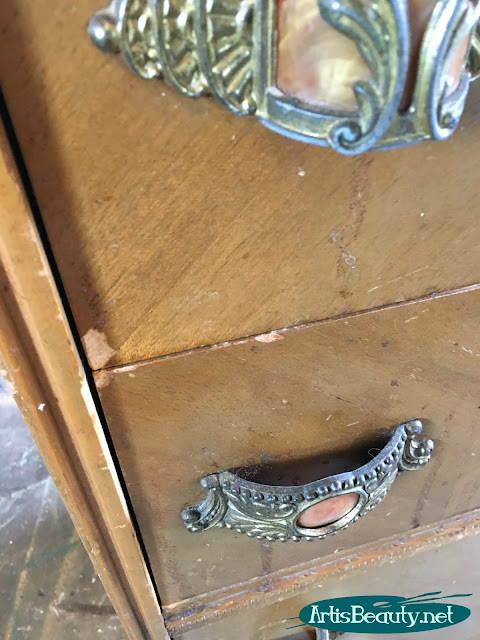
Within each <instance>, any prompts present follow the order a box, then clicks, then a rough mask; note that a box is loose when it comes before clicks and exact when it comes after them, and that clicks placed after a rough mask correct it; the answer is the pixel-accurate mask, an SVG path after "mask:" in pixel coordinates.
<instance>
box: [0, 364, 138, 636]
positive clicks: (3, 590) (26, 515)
mask: <svg viewBox="0 0 480 640" xmlns="http://www.w3.org/2000/svg"><path fill="white" fill-rule="evenodd" d="M0 443H1V446H0V638H3V639H4V640H64V639H65V638H69V639H70V638H71V639H74V638H81V639H82V640H91V639H93V638H95V639H98V638H103V639H104V640H126V636H125V633H124V632H123V630H122V628H121V626H120V623H119V621H118V618H117V616H116V615H115V611H114V610H113V607H112V606H111V604H110V602H109V600H108V598H107V596H106V594H105V591H104V590H103V587H102V585H101V583H100V580H99V579H98V577H97V576H96V574H95V571H94V569H93V567H92V564H91V562H90V559H89V557H88V556H87V553H86V551H85V550H84V548H83V546H82V543H81V542H80V540H79V538H78V536H77V534H76V532H75V529H74V527H73V524H72V521H71V520H70V517H69V515H68V513H67V511H66V509H65V507H64V506H63V503H62V500H61V499H60V496H59V495H58V492H57V490H56V489H55V486H54V484H53V482H52V480H51V478H50V476H49V474H48V472H47V470H46V468H45V466H44V464H43V462H42V460H41V458H40V455H39V453H38V451H37V449H36V447H35V445H34V443H33V441H32V438H31V436H30V433H29V431H28V429H27V427H26V426H25V424H24V422H23V420H22V417H21V415H20V412H19V411H18V409H17V406H16V404H15V402H14V401H13V398H12V396H11V395H10V393H9V391H8V389H7V386H6V384H5V382H4V380H3V378H2V377H1V376H0Z"/></svg>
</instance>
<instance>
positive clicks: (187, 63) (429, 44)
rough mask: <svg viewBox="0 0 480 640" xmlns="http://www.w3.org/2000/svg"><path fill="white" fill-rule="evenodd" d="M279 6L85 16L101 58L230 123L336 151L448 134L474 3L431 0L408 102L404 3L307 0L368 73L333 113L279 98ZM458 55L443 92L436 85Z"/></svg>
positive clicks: (170, 0) (162, 6)
mask: <svg viewBox="0 0 480 640" xmlns="http://www.w3.org/2000/svg"><path fill="white" fill-rule="evenodd" d="M279 2H280V0H113V1H112V3H111V5H110V6H109V7H108V8H107V9H106V10H103V11H99V12H97V13H96V14H95V15H94V16H93V17H92V19H91V20H90V23H89V27H88V32H89V35H90V37H91V39H92V41H93V42H94V44H95V45H97V47H99V48H100V49H101V50H102V51H105V52H110V53H119V52H120V53H121V54H122V56H123V58H124V59H125V61H126V63H127V64H128V66H129V67H130V68H131V69H132V71H134V73H135V74H137V75H138V76H140V77H141V78H143V79H148V80H152V79H163V80H164V81H165V82H167V83H168V84H170V85H171V86H172V87H173V88H174V89H175V90H177V91H178V92H179V93H181V94H184V95H186V96H189V97H198V96H202V95H212V96H213V97H215V98H216V99H217V100H218V101H220V102H221V103H222V104H223V105H224V106H226V107H227V108H228V109H230V110H231V111H233V112H234V113H236V114H239V115H255V116H256V117H257V118H258V120H260V121H261V122H262V123H263V124H265V125H266V126H267V127H269V128H271V129H273V130H275V131H277V132H279V133H282V134H284V135H287V136H289V137H292V138H295V139H298V140H301V141H304V142H310V143H313V144H317V145H323V146H331V147H333V148H334V149H335V150H336V151H338V152H340V153H342V154H347V155H350V154H357V153H362V152H364V151H367V150H370V149H385V148H393V147H398V146H405V145H408V144H412V143H417V142H421V141H424V140H428V139H436V140H442V139H445V138H447V137H448V136H449V135H451V134H452V133H453V131H454V130H455V128H456V126H457V124H458V121H459V119H460V117H461V114H462V112H463V108H464V103H465V98H466V96H467V93H468V89H469V84H470V81H471V80H473V79H475V78H476V77H478V76H479V75H480V27H479V26H478V25H479V19H480V3H477V2H474V1H472V0H438V1H437V4H436V6H435V9H434V11H433V13H432V15H431V18H430V21H429V24H428V26H427V29H426V31H425V33H424V34H423V39H422V44H421V51H420V56H419V59H418V61H417V66H416V69H414V70H413V75H414V80H415V82H414V88H413V93H411V91H410V88H409V85H410V79H409V73H411V71H412V70H411V69H410V65H411V58H412V55H413V54H412V53H411V52H410V40H411V25H410V20H409V13H408V0H375V1H374V2H369V1H365V0H316V6H317V8H318V12H319V19H320V18H321V19H322V20H323V21H324V22H327V23H328V24H329V25H330V26H331V27H333V28H335V29H336V30H337V31H339V32H340V33H342V34H343V35H344V36H346V37H348V38H349V39H350V40H351V41H352V42H353V43H354V44H355V45H356V48H357V50H358V52H359V53H360V55H361V57H362V59H363V60H364V62H365V63H366V65H367V67H368V69H369V72H370V78H369V79H366V80H362V81H358V82H356V83H354V85H353V87H352V90H353V93H354V95H355V100H356V105H357V107H356V109H354V110H353V111H351V110H348V109H347V110H343V111H342V110H339V109H338V108H337V109H333V108H329V107H328V105H321V104H319V105H312V104H308V103H306V102H302V101H301V100H300V99H298V98H297V97H295V96H293V95H287V94H286V93H282V91H280V90H279V88H278V86H277V52H276V47H277V41H278V6H279ZM459 52H460V53H459ZM462 52H464V53H465V55H464V57H463V61H462V60H461V65H460V67H461V68H460V69H459V70H456V73H457V72H458V74H459V75H458V82H457V83H456V84H455V86H454V87H451V86H449V85H448V83H446V80H445V79H446V76H447V75H448V73H449V72H450V71H451V68H452V65H453V66H455V64H456V63H455V64H454V58H455V56H458V55H460V57H461V55H462ZM409 69H410V71H409ZM410 96H411V100H410V104H409V105H407V107H405V105H404V102H405V101H406V100H408V99H409V97H410Z"/></svg>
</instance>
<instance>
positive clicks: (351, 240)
mask: <svg viewBox="0 0 480 640" xmlns="http://www.w3.org/2000/svg"><path fill="white" fill-rule="evenodd" d="M4 5H5V6H3V7H2V12H1V17H0V29H1V38H0V82H1V85H2V88H3V91H4V94H5V97H6V101H7V103H8V107H9V109H10V111H11V116H12V119H13V122H14V125H15V128H16V131H17V134H18V137H19V140H20V144H21V148H22V150H23V153H24V156H25V159H26V162H27V165H28V169H29V172H30V175H31V178H32V181H33V185H34V189H35V192H36V195H37V197H38V201H39V204H40V208H41V211H42V215H43V217H44V220H45V224H46V227H47V230H48V234H49V238H50V241H51V243H52V246H53V249H54V252H55V256H56V259H57V261H58V265H59V268H60V272H61V275H62V278H63V281H64V285H65V287H66V291H67V294H68V297H69V301H70V304H71V306H72V308H73V312H74V315H75V319H76V322H77V324H78V327H79V330H80V333H81V335H82V336H83V341H84V345H85V348H86V351H87V354H88V357H89V361H90V364H91V366H92V368H93V369H100V368H104V367H106V366H112V365H116V364H121V363H130V362H134V361H137V360H139V359H145V358H150V357H154V356H159V355H162V354H167V353H173V352H178V351H181V350H185V349H190V348H192V347H196V346H199V345H206V344H214V343H220V342H223V341H225V340H230V339H234V338H239V337H242V336H248V335H252V334H257V333H262V332H265V331H267V330H271V329H276V328H281V327H285V326H292V325H295V324H298V323H303V322H308V321H316V320H320V319H324V318H329V317H332V316H337V315H339V314H343V313H349V312H352V311H359V310H364V309H370V308H375V307H378V306H381V305H384V304H388V303H392V302H395V301H398V300H404V299H413V298H417V297H420V296H423V295H425V294H428V293H431V292H436V291H446V290H448V289H452V288H456V287H461V286H465V285H470V284H474V283H477V282H479V281H480V258H479V245H480V226H479V225H478V214H479V200H478V169H477V164H478V163H477V155H478V139H479V136H480V100H479V97H480V86H478V85H474V86H473V88H472V91H471V95H470V98H469V101H468V105H467V108H466V113H465V116H464V118H463V120H462V122H461V125H460V127H459V130H458V131H457V132H456V133H455V135H454V136H453V137H452V138H451V139H450V140H448V141H447V142H443V143H428V144H424V145H420V146H418V147H415V148H409V149H403V150H398V151H390V152H381V153H372V154H367V155H364V156H361V157H358V158H346V157H341V156H338V155H335V154H334V153H333V152H331V151H329V150H325V149H321V148H317V147H311V146H307V145H305V144H302V143H299V142H295V141H291V140H287V139H285V138H282V137H281V136H278V135H277V134H275V133H273V132H270V131H267V130H266V129H264V128H263V127H262V126H261V125H260V124H259V123H258V122H256V121H255V120H254V119H250V118H243V119H242V118H239V117H235V116H233V115H232V114H230V113H229V112H227V111H226V110H224V108H222V107H220V106H218V105H217V104H215V103H214V102H213V101H212V100H211V99H201V100H198V101H192V100H190V99H188V98H184V97H180V96H177V95H176V94H175V92H174V91H173V90H172V89H170V88H168V87H167V86H166V85H165V84H164V83H162V82H160V81H159V82H150V83H148V82H145V81H141V80H138V79H136V78H135V77H134V76H133V75H132V74H131V73H130V72H129V71H128V70H127V69H126V68H125V66H124V65H123V64H122V62H121V61H120V60H119V59H117V58H115V57H111V56H108V55H105V54H102V53H100V52H99V51H97V50H96V49H95V48H94V47H93V46H92V45H91V44H90V42H89V40H88V37H87V35H86V23H87V20H88V18H89V16H90V15H91V14H92V12H93V11H94V10H96V9H98V8H99V7H100V6H101V5H102V0H78V1H77V2H74V3H73V4H72V3H70V4H68V3H67V4H65V3H64V2H60V1H59V0H36V1H35V2H28V1H27V0H9V2H6V3H4Z"/></svg>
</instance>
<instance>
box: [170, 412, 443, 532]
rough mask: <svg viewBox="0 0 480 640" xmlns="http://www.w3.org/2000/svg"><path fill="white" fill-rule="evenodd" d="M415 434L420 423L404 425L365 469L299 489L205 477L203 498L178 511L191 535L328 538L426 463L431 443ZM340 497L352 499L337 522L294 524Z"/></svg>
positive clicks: (228, 476) (222, 476)
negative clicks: (214, 530) (218, 530)
mask: <svg viewBox="0 0 480 640" xmlns="http://www.w3.org/2000/svg"><path fill="white" fill-rule="evenodd" d="M421 431H422V423H421V422H420V420H411V421H409V422H405V423H404V424H401V425H399V426H398V427H397V428H396V429H395V432H394V434H393V436H392V437H391V439H390V441H389V442H388V443H387V444H386V445H385V447H384V448H383V449H382V450H381V451H380V453H378V455H376V456H375V457H374V458H373V459H372V460H371V461H370V462H368V463H367V464H365V465H363V466H362V467H359V468H358V469H356V470H355V471H349V472H347V473H341V474H338V475H334V476H329V477H327V478H322V479H320V480H316V481H315V482H310V483H308V484H305V485H303V486H298V487H282V486H269V485H264V484H260V483H256V482H251V481H249V480H245V479H243V478H240V477H239V476H238V475H235V474H234V473H231V472H230V471H221V472H219V473H213V474H211V475H208V476H205V477H204V478H202V479H201V480H200V484H201V485H202V487H203V488H204V489H206V490H207V492H208V493H207V496H206V498H205V499H204V500H203V501H202V502H200V503H199V504H197V505H195V506H191V507H187V508H186V509H184V510H183V511H182V514H181V515H182V519H183V522H184V524H185V526H186V528H187V529H188V530H189V531H191V532H194V533H195V532H200V531H205V530H206V529H210V528H211V527H227V528H228V529H236V530H237V531H238V532H239V533H246V534H247V535H248V536H250V537H256V538H259V539H267V540H280V541H282V542H286V541H287V540H294V541H296V542H298V541H299V540H301V539H304V540H315V539H322V538H325V537H326V536H327V535H334V534H335V533H337V531H340V530H341V529H346V527H348V525H349V524H350V523H351V522H355V521H356V520H357V519H358V518H359V516H363V515H365V514H366V513H368V512H369V511H371V510H372V509H373V508H374V507H376V506H377V504H379V503H380V502H381V501H382V500H383V499H384V497H385V496H386V494H387V492H388V490H389V489H390V487H391V486H392V483H393V481H394V480H395V478H396V477H397V475H398V473H399V472H400V471H414V470H416V469H419V468H420V467H422V466H424V465H425V464H426V463H427V462H428V461H429V460H430V456H431V453H432V450H433V442H432V441H431V440H417V438H416V436H417V435H418V434H420V433H421ZM346 494H356V495H358V499H357V501H356V504H355V506H353V508H352V509H351V510H350V511H348V513H346V514H345V515H343V516H342V517H340V518H339V519H337V520H335V521H334V522H330V523H329V524H327V525H325V526H320V527H317V528H305V527H302V526H301V525H300V524H299V520H300V519H301V516H302V514H303V513H304V512H306V511H307V510H308V509H310V508H311V507H313V506H314V505H316V504H319V503H321V502H323V501H325V500H330V499H331V498H336V497H338V496H343V495H346Z"/></svg>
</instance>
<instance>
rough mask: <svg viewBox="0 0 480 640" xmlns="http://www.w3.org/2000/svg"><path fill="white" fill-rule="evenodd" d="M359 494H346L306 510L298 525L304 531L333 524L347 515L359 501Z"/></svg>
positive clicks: (301, 515)
mask: <svg viewBox="0 0 480 640" xmlns="http://www.w3.org/2000/svg"><path fill="white" fill-rule="evenodd" d="M359 497H360V496H359V495H358V493H346V494H344V495H341V496H335V498H328V499H327V500H322V502H318V503H317V504H314V505H313V506H312V507H309V508H308V509H305V511H303V512H302V513H301V514H300V516H299V518H298V520H297V525H298V526H299V527H303V528H304V529H318V528H319V527H324V526H326V525H327V524H332V523H333V522H336V521H337V520H340V518H343V517H344V516H346V515H347V513H349V512H350V511H351V510H352V509H353V508H354V507H355V506H356V504H357V502H358V500H359Z"/></svg>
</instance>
